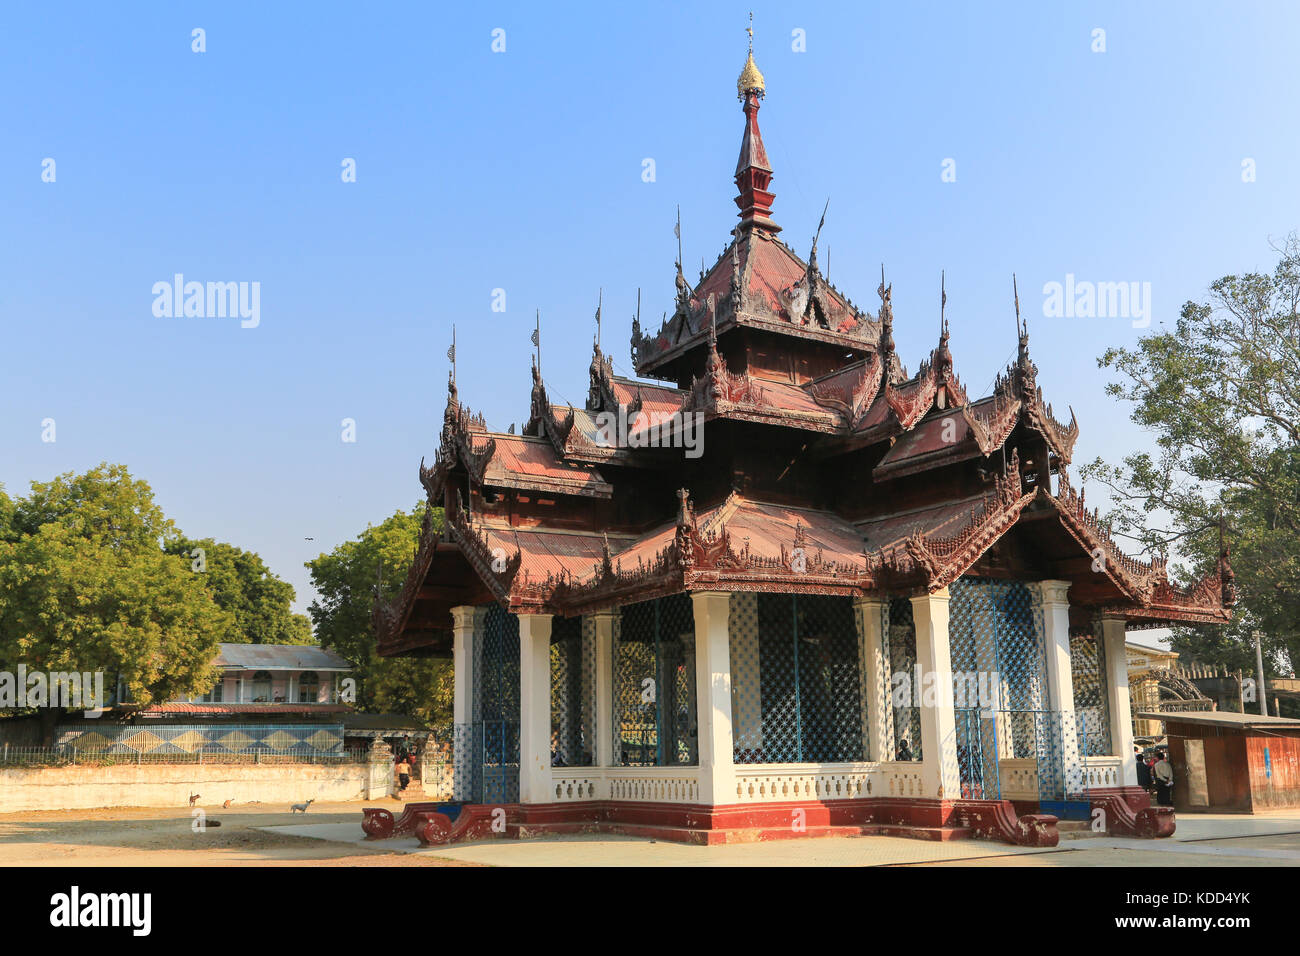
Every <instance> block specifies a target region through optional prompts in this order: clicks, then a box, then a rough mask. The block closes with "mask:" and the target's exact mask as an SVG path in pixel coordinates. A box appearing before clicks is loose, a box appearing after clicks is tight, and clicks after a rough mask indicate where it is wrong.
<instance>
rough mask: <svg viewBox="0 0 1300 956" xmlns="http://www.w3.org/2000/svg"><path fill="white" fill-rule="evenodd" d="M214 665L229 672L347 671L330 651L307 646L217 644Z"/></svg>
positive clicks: (341, 659)
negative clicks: (227, 669)
mask: <svg viewBox="0 0 1300 956" xmlns="http://www.w3.org/2000/svg"><path fill="white" fill-rule="evenodd" d="M217 648H218V653H217V660H216V665H217V666H218V667H226V668H230V669H232V670H259V671H350V670H352V665H351V664H349V663H348V661H347V660H346V659H345V658H342V657H340V656H339V655H338V654H335V653H334V652H333V651H327V650H325V648H323V647H316V646H314V645H311V644H218V645H217Z"/></svg>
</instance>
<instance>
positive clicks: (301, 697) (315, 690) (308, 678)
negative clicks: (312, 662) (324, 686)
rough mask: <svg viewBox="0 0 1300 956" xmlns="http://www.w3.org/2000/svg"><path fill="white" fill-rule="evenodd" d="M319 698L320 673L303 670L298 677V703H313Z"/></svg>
mask: <svg viewBox="0 0 1300 956" xmlns="http://www.w3.org/2000/svg"><path fill="white" fill-rule="evenodd" d="M319 700H320V675H319V674H317V673H316V672H315V671H303V672H302V676H301V677H299V678H298V703H300V704H314V703H316V702H317V701H319Z"/></svg>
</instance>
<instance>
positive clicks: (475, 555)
mask: <svg viewBox="0 0 1300 956" xmlns="http://www.w3.org/2000/svg"><path fill="white" fill-rule="evenodd" d="M456 505H457V506H456V511H455V514H453V515H452V516H451V517H449V518H447V519H446V520H445V522H444V524H445V526H446V529H447V536H448V537H449V538H450V539H451V540H452V541H454V542H455V543H456V544H458V545H459V546H460V550H461V553H462V554H464V555H465V559H466V560H467V561H469V563H470V566H471V567H472V568H473V569H474V571H475V573H477V574H478V576H479V579H480V580H482V582H483V583H484V584H485V585H486V586H487V588H488V590H489V591H491V592H492V596H493V597H495V598H496V599H497V600H498V601H499V602H501V604H503V605H506V606H509V605H510V603H511V601H510V591H511V587H512V585H513V584H514V581H515V577H516V576H517V575H518V573H519V567H520V565H521V564H522V563H523V551H522V550H521V549H520V548H519V547H518V546H517V545H516V547H515V553H514V554H513V555H506V554H505V553H504V550H502V551H496V550H494V549H493V548H492V546H491V545H490V544H489V543H488V540H487V537H486V536H485V535H484V534H483V533H482V532H481V531H480V530H479V529H478V528H476V527H474V525H473V523H472V519H471V518H470V517H469V512H468V511H467V510H466V508H465V502H464V500H463V499H462V498H461V494H460V490H459V489H457V491H456ZM497 568H500V570H497ZM426 570H427V568H426Z"/></svg>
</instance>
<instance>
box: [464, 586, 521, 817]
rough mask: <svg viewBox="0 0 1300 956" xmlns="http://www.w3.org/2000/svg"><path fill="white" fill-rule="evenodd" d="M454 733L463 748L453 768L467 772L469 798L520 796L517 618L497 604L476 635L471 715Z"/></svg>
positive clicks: (503, 800)
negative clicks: (463, 726) (469, 720)
mask: <svg viewBox="0 0 1300 956" xmlns="http://www.w3.org/2000/svg"><path fill="white" fill-rule="evenodd" d="M457 735H458V740H459V742H460V743H461V744H462V746H461V747H459V748H458V750H457V753H458V757H457V767H456V771H457V774H458V775H460V774H465V775H467V778H468V783H469V786H468V791H467V792H468V799H470V800H471V801H473V802H475V803H512V802H514V801H516V800H518V799H519V618H518V617H517V616H516V615H514V614H510V613H508V612H507V611H505V610H503V609H502V608H501V607H500V606H499V605H497V604H491V605H488V607H487V609H486V612H485V613H484V615H483V619H482V626H481V629H480V630H479V632H478V633H476V634H475V640H474V698H473V718H472V722H471V723H470V725H469V727H467V728H463V729H462V728H457ZM465 738H468V740H466V739H465ZM461 753H463V754H465V755H467V756H468V758H469V759H468V763H469V766H464V765H463V763H464V762H463V761H462V760H461V759H460V757H459V754H461ZM459 789H460V788H458V790H459Z"/></svg>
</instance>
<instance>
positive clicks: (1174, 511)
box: [1083, 234, 1300, 674]
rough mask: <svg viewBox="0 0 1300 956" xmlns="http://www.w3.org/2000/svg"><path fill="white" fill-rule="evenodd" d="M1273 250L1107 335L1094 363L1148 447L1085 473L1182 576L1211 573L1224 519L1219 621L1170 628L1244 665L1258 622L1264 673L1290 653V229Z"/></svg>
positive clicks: (1294, 359) (1299, 423) (1294, 327)
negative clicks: (1227, 577)
mask: <svg viewBox="0 0 1300 956" xmlns="http://www.w3.org/2000/svg"><path fill="white" fill-rule="evenodd" d="M1274 249H1275V250H1276V251H1277V253H1278V255H1279V260H1278V263H1277V266H1276V267H1275V268H1274V270H1273V272H1272V273H1271V274H1261V273H1254V272H1252V273H1246V274H1244V275H1229V276H1224V277H1223V278H1221V279H1219V280H1217V281H1216V282H1214V283H1213V284H1212V285H1211V286H1210V295H1209V299H1208V301H1206V302H1188V303H1186V304H1185V305H1184V306H1183V308H1182V312H1181V314H1180V316H1179V319H1178V322H1177V325H1176V326H1175V327H1174V328H1173V329H1164V328H1162V329H1160V330H1158V331H1156V332H1153V333H1152V334H1150V335H1146V336H1143V337H1142V338H1141V339H1139V341H1138V343H1137V345H1136V346H1135V347H1134V348H1132V349H1126V348H1112V349H1109V350H1107V351H1106V352H1105V354H1103V355H1102V356H1101V358H1100V359H1099V360H1098V365H1099V366H1101V367H1104V368H1111V369H1114V370H1115V371H1116V372H1118V373H1119V380H1118V381H1115V382H1113V383H1112V384H1111V385H1109V386H1108V388H1107V393H1108V394H1109V395H1111V396H1113V397H1115V398H1119V399H1123V400H1125V401H1127V402H1130V403H1132V405H1133V409H1132V414H1131V417H1132V420H1133V421H1134V422H1136V423H1137V424H1139V425H1141V426H1143V427H1144V428H1145V429H1146V430H1147V431H1148V432H1149V433H1150V434H1151V436H1152V440H1153V443H1152V447H1151V448H1150V449H1149V450H1146V451H1141V452H1137V453H1135V454H1132V455H1129V456H1128V457H1126V458H1125V459H1124V460H1123V463H1122V464H1121V465H1108V464H1106V463H1105V462H1103V461H1101V460H1100V459H1098V460H1096V461H1094V462H1093V463H1091V464H1090V465H1088V466H1087V467H1085V468H1084V470H1083V476H1084V478H1085V479H1088V480H1096V481H1099V482H1101V483H1102V484H1104V485H1105V486H1106V487H1107V488H1108V489H1109V490H1110V492H1111V494H1112V498H1113V500H1114V502H1115V505H1116V506H1115V508H1114V510H1113V511H1111V513H1110V515H1109V516H1108V517H1109V520H1110V522H1111V526H1112V528H1113V530H1114V531H1116V532H1118V533H1119V534H1121V535H1125V536H1128V537H1131V538H1133V539H1135V540H1136V541H1138V542H1139V543H1140V545H1141V546H1142V548H1143V550H1144V551H1146V552H1147V553H1168V552H1169V551H1170V550H1171V549H1172V550H1175V551H1176V552H1177V553H1178V554H1180V555H1181V556H1182V557H1183V558H1184V559H1185V560H1186V562H1187V565H1188V567H1186V568H1185V569H1184V575H1183V576H1184V578H1185V579H1186V578H1190V577H1193V576H1199V575H1201V574H1204V573H1207V572H1211V571H1212V570H1213V568H1214V564H1215V561H1216V558H1217V554H1218V521H1219V518H1220V515H1223V516H1224V517H1225V518H1226V523H1227V527H1228V535H1229V541H1230V544H1231V547H1232V565H1233V570H1234V572H1235V573H1236V579H1237V590H1238V598H1239V603H1238V606H1237V609H1236V612H1235V615H1234V620H1233V622H1232V624H1230V625H1228V626H1227V627H1226V628H1180V629H1177V630H1176V631H1175V635H1174V641H1173V644H1174V649H1175V650H1179V651H1180V652H1183V653H1185V654H1186V655H1187V656H1188V657H1192V658H1195V659H1197V660H1200V661H1202V662H1205V663H1212V664H1222V665H1226V666H1229V667H1232V668H1237V667H1244V668H1246V669H1251V668H1253V666H1254V652H1253V649H1252V647H1253V644H1252V640H1251V637H1250V635H1251V632H1252V631H1254V630H1256V629H1258V630H1260V631H1262V632H1263V634H1264V647H1265V656H1266V658H1267V660H1266V667H1267V668H1268V669H1269V670H1271V671H1272V673H1274V674H1278V673H1286V672H1289V671H1290V670H1291V665H1292V663H1293V662H1295V661H1297V660H1300V312H1298V311H1297V308H1298V307H1300V240H1297V237H1296V236H1295V235H1294V234H1293V235H1291V236H1290V237H1288V239H1287V240H1286V241H1285V242H1283V243H1281V244H1278V245H1275V246H1274Z"/></svg>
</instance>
